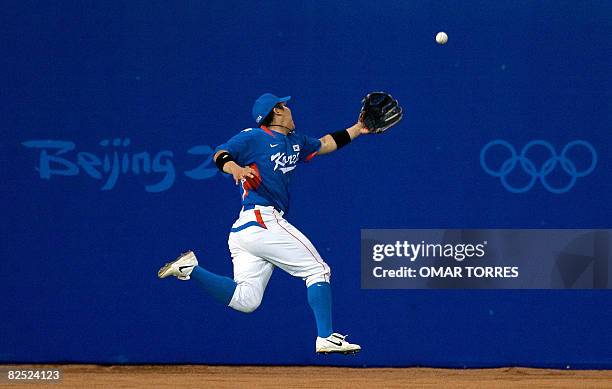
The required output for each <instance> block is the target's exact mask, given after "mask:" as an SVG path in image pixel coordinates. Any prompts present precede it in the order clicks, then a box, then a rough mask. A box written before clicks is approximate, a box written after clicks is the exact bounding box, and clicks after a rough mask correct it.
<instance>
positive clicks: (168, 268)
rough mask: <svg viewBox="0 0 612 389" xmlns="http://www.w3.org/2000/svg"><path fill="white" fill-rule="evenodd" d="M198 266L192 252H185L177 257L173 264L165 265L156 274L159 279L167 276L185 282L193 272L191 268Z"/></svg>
mask: <svg viewBox="0 0 612 389" xmlns="http://www.w3.org/2000/svg"><path fill="white" fill-rule="evenodd" d="M196 266H198V259H197V258H196V256H195V254H194V253H193V251H187V252H186V253H183V254H181V255H179V256H178V257H177V258H176V259H175V260H174V261H173V262H169V263H167V264H165V265H164V266H163V267H162V268H161V269H159V271H158V272H157V276H158V277H159V278H166V277H169V276H175V277H177V278H178V279H179V280H183V281H187V280H188V279H189V278H191V277H189V275H190V274H191V272H192V271H193V268H194V267H196Z"/></svg>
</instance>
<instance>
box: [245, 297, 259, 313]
mask: <svg viewBox="0 0 612 389" xmlns="http://www.w3.org/2000/svg"><path fill="white" fill-rule="evenodd" d="M260 304H261V298H252V299H248V300H247V301H245V303H244V305H243V307H242V309H241V311H242V312H244V313H251V312H255V310H256V309H257V308H259V305H260Z"/></svg>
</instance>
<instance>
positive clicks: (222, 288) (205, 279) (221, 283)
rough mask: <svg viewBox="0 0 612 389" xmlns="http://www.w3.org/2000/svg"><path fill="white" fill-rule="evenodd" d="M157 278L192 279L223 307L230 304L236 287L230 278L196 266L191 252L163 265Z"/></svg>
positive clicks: (196, 260)
mask: <svg viewBox="0 0 612 389" xmlns="http://www.w3.org/2000/svg"><path fill="white" fill-rule="evenodd" d="M157 276H158V277H159V278H166V277H169V276H175V277H177V278H178V279H179V280H183V281H186V280H189V279H191V278H193V279H194V280H195V281H196V282H197V283H198V284H199V285H200V286H201V287H202V288H204V290H205V291H206V292H207V293H208V294H210V295H211V296H212V297H213V298H214V299H215V300H217V301H219V302H220V303H221V304H223V305H228V304H229V303H230V300H231V298H232V296H233V295H234V291H235V290H236V286H237V284H236V282H234V280H232V279H231V278H229V277H224V276H220V275H218V274H215V273H212V272H210V271H208V270H206V269H204V268H203V267H201V266H198V259H197V258H196V256H195V254H194V253H193V251H187V252H186V253H183V254H181V255H179V256H178V258H176V259H175V260H174V261H172V262H170V263H167V264H165V265H164V266H163V267H162V268H161V269H159V271H158V272H157Z"/></svg>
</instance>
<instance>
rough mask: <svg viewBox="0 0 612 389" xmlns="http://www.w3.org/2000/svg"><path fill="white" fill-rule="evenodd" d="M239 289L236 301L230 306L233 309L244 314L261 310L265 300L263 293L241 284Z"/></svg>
mask: <svg viewBox="0 0 612 389" xmlns="http://www.w3.org/2000/svg"><path fill="white" fill-rule="evenodd" d="M238 288H239V289H238V290H237V292H238V295H237V298H236V301H235V302H233V303H232V304H230V306H231V307H232V308H234V309H236V310H237V311H240V312H244V313H251V312H253V311H255V310H256V309H257V308H259V305H260V304H261V300H262V298H263V293H262V292H261V291H259V290H257V288H254V287H253V286H251V285H249V284H246V283H242V284H239V285H238Z"/></svg>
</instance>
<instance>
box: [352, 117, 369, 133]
mask: <svg viewBox="0 0 612 389" xmlns="http://www.w3.org/2000/svg"><path fill="white" fill-rule="evenodd" d="M362 116H363V115H359V120H357V123H355V127H357V128H358V129H359V134H361V135H366V134H371V133H372V132H371V131H370V130H369V129H368V128H367V127H366V126H365V125H364V124H363V121H362Z"/></svg>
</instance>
